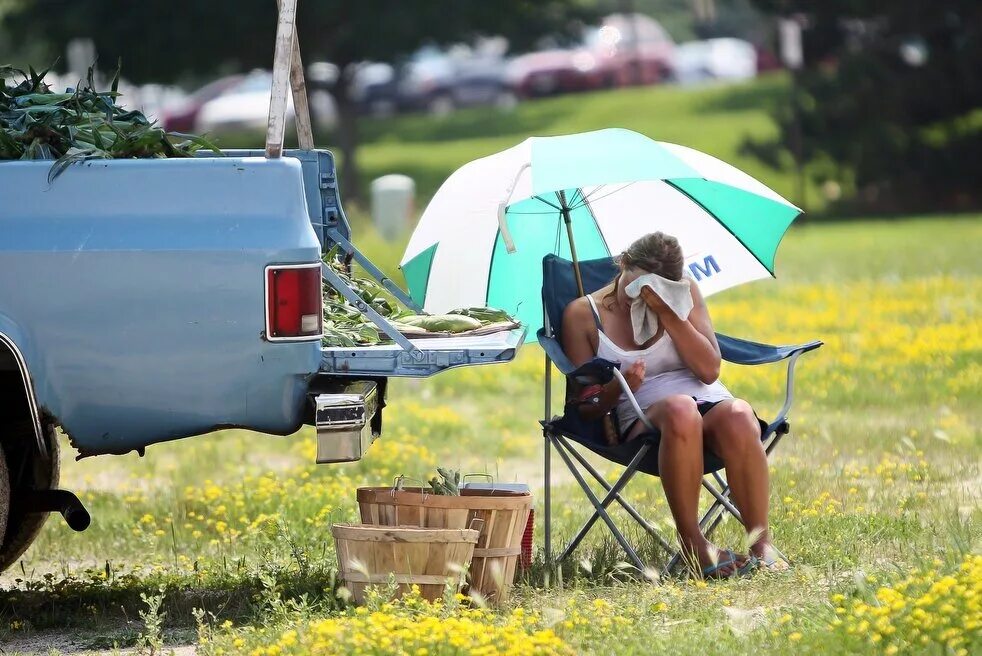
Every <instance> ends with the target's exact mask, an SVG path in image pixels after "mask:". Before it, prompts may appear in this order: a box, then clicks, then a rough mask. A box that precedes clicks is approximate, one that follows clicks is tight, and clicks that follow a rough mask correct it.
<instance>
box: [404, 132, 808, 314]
mask: <svg viewBox="0 0 982 656" xmlns="http://www.w3.org/2000/svg"><path fill="white" fill-rule="evenodd" d="M800 213H801V210H799V209H798V208H797V207H795V206H794V205H792V204H791V203H789V202H788V201H787V200H785V199H784V198H782V197H781V196H780V195H778V194H777V193H775V192H774V191H772V190H771V189H769V188H767V187H766V186H764V185H763V184H761V183H760V182H758V181H757V180H755V179H754V178H752V177H750V176H749V175H747V174H746V173H743V172H742V171H739V170H738V169H736V168H734V167H732V166H730V165H729V164H726V163H725V162H722V161H721V160H718V159H716V158H715V157H712V156H710V155H706V154H705V153H701V152H699V151H696V150H693V149H691V148H686V147H685V146H678V145H675V144H670V143H663V142H659V141H654V140H652V139H649V138H648V137H645V136H644V135H641V134H638V133H637V132H632V131H630V130H623V129H607V130H598V131H596V132H586V133H583V134H572V135H567V136H561V137H532V138H530V139H526V140H525V141H523V142H522V143H520V144H519V145H517V146H515V147H513V148H509V149H508V150H505V151H502V152H500V153H497V154H495V155H490V156H488V157H484V158H481V159H478V160H475V161H473V162H470V163H468V164H465V165H464V166H462V167H461V168H459V169H458V170H457V171H455V172H454V173H453V175H451V176H450V177H449V178H448V179H447V180H446V182H444V183H443V185H442V186H441V187H440V189H439V190H438V191H437V193H436V195H435V196H434V197H433V200H432V201H430V204H429V205H428V206H427V208H426V210H425V211H424V212H423V216H422V217H421V218H420V221H419V224H418V225H417V227H416V230H415V231H414V232H413V235H412V237H411V238H410V240H409V245H408V246H407V247H406V252H405V254H404V256H403V259H402V263H401V265H400V266H401V268H402V271H403V274H404V276H405V278H406V283H407V285H408V288H409V293H410V296H411V297H412V298H413V299H414V300H415V301H416V302H417V303H419V304H420V305H421V306H422V307H423V309H424V310H426V311H427V312H432V313H441V312H446V311H447V310H450V309H453V308H459V307H470V306H481V305H488V306H491V307H496V308H500V309H502V310H506V311H508V312H509V313H511V314H512V315H513V316H517V317H518V318H519V319H520V320H521V321H522V322H523V323H525V324H526V325H528V326H529V328H530V329H531V330H535V329H537V328H538V327H539V326H541V325H542V307H541V300H540V287H541V284H542V258H543V257H544V256H545V255H547V254H549V253H554V254H556V255H559V256H561V257H565V258H567V259H573V260H574V261H575V260H589V259H595V258H600V257H609V256H612V255H617V254H619V253H621V252H622V251H623V250H624V249H625V248H627V246H628V245H629V244H630V243H631V242H633V241H634V240H635V239H637V238H638V237H640V236H642V235H645V234H647V233H649V232H654V231H657V230H661V231H662V232H665V233H668V234H671V235H674V236H675V237H677V238H678V240H679V243H680V244H681V246H682V250H683V253H684V255H685V259H686V264H687V266H688V268H689V271H690V272H691V273H692V275H693V277H694V279H695V280H696V281H697V282H698V283H699V286H700V289H701V291H702V293H703V294H704V295H707V296H708V295H710V294H713V293H715V292H718V291H722V290H724V289H728V288H730V287H733V286H735V285H739V284H742V283H745V282H748V281H751V280H757V279H760V278H766V277H769V276H773V275H774V256H775V252H776V251H777V247H778V244H779V243H780V242H781V238H782V237H783V236H784V233H785V231H786V230H787V228H788V226H789V225H790V224H791V222H792V221H793V220H794V219H795V218H796V217H797V216H798V215H799V214H800Z"/></svg>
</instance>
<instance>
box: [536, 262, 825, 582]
mask: <svg viewBox="0 0 982 656" xmlns="http://www.w3.org/2000/svg"><path fill="white" fill-rule="evenodd" d="M579 268H580V274H581V278H582V282H583V289H584V290H585V291H586V293H591V292H594V291H596V290H597V289H600V288H601V287H603V286H605V285H607V284H608V283H609V282H610V281H611V280H612V279H613V278H614V276H615V275H616V274H617V266H616V264H615V263H614V261H613V260H612V259H609V258H604V259H600V260H589V261H586V262H580V266H579ZM578 296H579V292H578V288H577V283H576V278H575V275H574V271H573V264H572V262H569V261H568V260H564V259H562V258H559V257H557V256H555V255H547V256H546V257H545V258H544V259H543V261H542V302H543V319H544V327H543V328H542V329H540V330H539V332H538V339H539V344H541V345H542V348H543V349H544V350H545V353H546V363H545V364H546V369H545V418H544V420H543V421H542V422H541V424H542V428H543V435H544V437H545V465H544V467H545V558H546V563H547V564H549V565H552V564H553V560H552V530H551V529H552V524H551V520H552V512H551V507H550V505H551V490H550V483H551V479H550V473H551V471H550V469H551V463H550V460H551V450H552V449H553V448H555V449H556V452H557V453H558V454H559V456H560V458H562V460H563V462H564V463H565V464H566V466H567V467H568V468H569V470H570V472H571V473H572V474H573V477H574V478H575V479H576V482H577V483H578V484H579V486H580V487H581V488H582V489H583V492H584V493H585V494H586V496H587V498H589V500H590V503H591V504H592V505H593V508H594V512H593V514H592V515H591V516H590V518H589V519H588V520H587V521H586V523H585V524H584V525H583V527H582V528H581V529H580V530H579V531H578V532H577V533H576V535H575V536H574V537H573V539H572V540H570V542H569V544H567V545H566V548H565V549H564V550H563V551H562V553H561V554H560V555H559V557H558V558H556V560H555V564H559V563H561V562H562V561H563V560H564V559H565V558H566V557H567V556H569V555H570V554H571V553H572V552H573V550H574V549H576V547H577V546H578V545H579V543H580V542H581V541H582V540H583V538H584V537H585V536H586V534H587V532H588V531H589V530H590V528H591V527H592V526H593V525H594V524H595V523H596V521H597V520H598V519H599V520H602V521H603V523H604V524H606V525H607V528H608V529H610V532H611V533H612V534H613V536H614V539H616V540H617V542H618V543H619V544H620V546H621V548H623V549H624V552H625V553H626V554H627V557H628V558H629V559H630V561H631V562H632V563H633V564H634V565H635V566H636V567H637V568H638V569H639V570H644V563H642V561H641V559H640V557H639V556H638V554H637V551H636V550H635V549H634V547H633V546H632V545H631V544H630V543H629V542H628V541H627V539H626V538H625V537H624V535H623V533H621V531H620V530H618V528H617V526H616V525H615V524H614V522H613V520H612V519H611V518H610V514H609V513H608V512H607V508H608V507H609V506H610V504H611V503H613V502H615V501H616V502H617V503H618V504H620V505H621V506H622V507H623V508H624V510H626V511H627V513H628V514H629V515H630V516H631V517H632V518H634V520H635V521H637V523H638V524H639V525H640V526H641V528H643V529H644V530H645V531H646V532H647V533H648V534H649V535H650V536H651V537H652V538H653V539H654V540H655V541H656V542H657V543H658V544H659V545H661V547H662V548H663V549H664V550H665V551H666V552H668V554H669V556H670V557H671V559H670V561H669V563H668V565H667V567H666V571H667V572H669V573H671V572H673V571H674V570H675V569H676V568H677V567H678V565H679V563H680V562H681V560H682V558H683V555H682V554H681V552H680V551H679V550H678V549H676V548H675V547H673V546H672V544H670V543H669V542H668V541H667V540H666V539H665V538H664V537H662V536H661V535H660V534H659V533H658V531H657V530H656V529H655V528H654V527H653V526H652V525H651V524H650V523H649V522H648V521H647V520H645V519H644V517H642V516H641V513H639V512H638V511H637V510H636V509H635V508H634V507H633V506H632V505H631V504H629V503H628V502H627V500H626V499H624V497H623V496H622V495H621V492H622V490H623V489H624V487H625V486H626V485H627V484H628V482H630V480H631V479H632V478H633V477H634V475H635V474H636V473H638V472H644V473H647V474H650V475H654V476H657V475H658V449H657V448H656V445H657V443H658V442H657V438H658V433H657V431H654V429H651V430H648V431H646V432H644V433H642V434H641V435H640V436H639V437H638V438H636V439H634V440H631V441H630V442H625V443H622V444H618V445H613V446H612V445H609V444H608V443H607V441H606V440H605V439H604V436H603V422H602V421H600V420H596V421H592V422H591V421H585V420H583V419H582V418H581V417H580V413H579V410H578V408H579V404H578V403H577V402H576V401H575V400H574V399H571V397H570V393H569V390H570V386H569V385H568V384H567V394H566V396H567V403H566V410H565V413H564V414H563V415H562V416H557V417H553V416H552V408H551V398H552V396H551V394H552V366H551V365H552V364H553V363H554V364H555V365H556V367H557V368H558V369H559V371H561V372H562V373H563V374H564V375H565V376H566V378H567V381H568V380H569V379H570V378H572V379H573V380H575V381H576V382H578V383H579V384H581V385H593V384H606V383H608V382H610V381H611V380H614V379H615V378H616V379H617V380H618V381H619V383H620V385H621V387H622V389H623V390H624V391H625V393H626V394H627V397H628V399H629V400H630V401H631V402H632V403H633V405H634V410H635V412H636V413H637V414H638V416H639V418H642V420H643V421H644V422H645V424H646V425H648V426H649V428H650V424H648V422H647V418H645V417H644V414H643V411H642V409H641V408H640V406H639V405H638V402H637V400H636V399H635V398H634V394H633V393H632V392H631V390H630V388H629V387H628V385H627V383H626V382H625V380H624V377H623V376H622V375H621V373H620V371H619V370H618V363H616V362H609V361H606V360H602V359H600V358H595V359H593V360H591V361H590V362H587V363H586V364H584V365H582V366H580V367H574V366H573V364H572V363H571V362H570V361H569V359H568V358H567V357H566V354H565V353H563V350H562V347H561V345H560V334H561V331H562V316H563V310H564V309H565V308H566V306H567V305H568V304H569V303H570V302H571V301H572V300H574V299H575V298H577V297H578ZM716 338H717V340H718V341H719V346H720V351H721V353H722V356H723V359H724V360H726V361H727V362H732V363H734V364H741V365H758V364H767V363H772V362H779V361H781V360H787V361H788V374H787V383H786V393H785V399H784V405H783V406H782V407H781V410H780V411H779V412H778V414H777V418H776V419H774V420H773V421H772V422H770V423H769V424H767V425H766V427H765V426H764V423H765V422H763V421H761V427H762V436H761V440H762V441H763V444H764V448H765V451H766V453H767V454H768V456H769V455H770V454H771V453H772V452H773V451H774V449H775V447H777V445H778V443H779V442H780V441H781V438H782V437H783V436H784V435H786V434H788V432H789V430H790V424H789V422H788V418H787V417H788V411H789V410H790V408H791V402H792V400H793V397H794V367H795V363H796V362H797V360H798V357H799V356H801V354H802V353H807V352H808V351H812V350H815V349H817V348H818V347H820V346H821V345H822V342H820V341H814V342H809V343H807V344H802V345H799V346H768V345H765V344H757V343H755V342H748V341H745V340H742V339H736V338H733V337H727V336H726V335H721V334H719V333H717V334H716ZM570 441H573V442H577V443H578V444H580V445H582V446H584V447H586V448H587V449H589V450H591V451H593V452H594V453H596V454H598V455H600V456H602V457H603V458H605V459H607V460H610V461H612V462H615V463H618V464H621V465H623V466H624V467H625V470H624V473H623V474H621V476H620V477H619V478H618V479H617V480H616V481H615V482H614V483H613V484H610V483H608V482H607V481H606V480H605V479H604V477H603V476H602V475H601V474H600V473H599V472H598V471H597V470H596V469H595V468H594V467H593V466H592V465H591V464H590V462H589V461H588V460H587V459H586V458H585V457H584V456H583V454H582V453H580V452H579V451H577V449H576V448H574V447H573V445H572V444H571V443H570ZM704 461H705V474H707V476H705V477H704V478H703V482H702V484H703V487H705V488H706V490H708V491H709V493H710V494H711V495H712V496H713V498H714V501H713V504H712V506H710V508H709V510H708V511H707V512H706V513H705V515H704V516H703V517H702V519H701V521H700V522H699V525H700V528H702V530H703V531H704V532H705V534H706V535H707V536H709V535H710V534H711V533H712V532H713V531H714V530H715V528H716V527H717V526H718V525H719V524H720V522H721V521H722V520H723V517H724V514H723V513H724V512H728V513H730V514H731V515H732V516H733V517H735V518H736V519H737V520H738V521H741V522H742V520H741V517H740V512H739V510H738V509H737V508H735V507H734V506H733V504H732V503H731V502H730V488H729V486H728V485H727V483H726V480H725V478H724V477H723V476H722V475H721V474H720V470H721V469H722V468H723V462H722V461H721V460H720V459H719V458H718V457H716V456H715V455H714V454H712V453H711V452H708V451H707V452H706V454H705V460H704ZM577 464H578V465H579V466H580V467H582V468H583V469H584V470H585V471H586V473H587V474H589V475H590V476H592V477H593V478H594V479H595V480H596V481H597V483H599V484H600V485H601V486H602V487H603V489H604V490H605V491H606V494H605V495H604V496H603V498H598V497H597V495H596V494H595V493H594V492H593V489H592V488H591V487H590V486H589V485H588V483H587V481H586V479H585V478H584V475H583V473H582V472H581V471H580V470H579V469H578V468H577ZM781 557H782V558H783V555H782V556H781Z"/></svg>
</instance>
